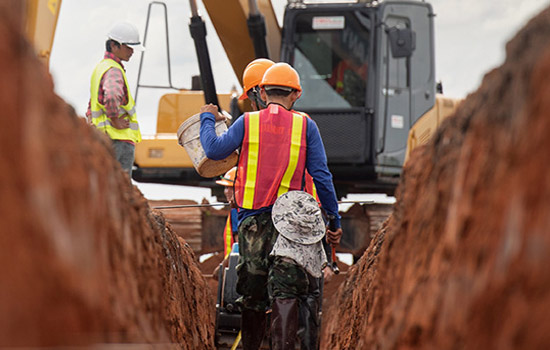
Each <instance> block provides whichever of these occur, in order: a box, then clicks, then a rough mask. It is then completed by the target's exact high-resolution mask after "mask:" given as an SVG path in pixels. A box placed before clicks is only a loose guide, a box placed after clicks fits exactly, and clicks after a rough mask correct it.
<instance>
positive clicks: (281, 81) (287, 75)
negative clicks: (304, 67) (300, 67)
mask: <svg viewBox="0 0 550 350" xmlns="http://www.w3.org/2000/svg"><path fill="white" fill-rule="evenodd" d="M265 86H276V87H279V86H283V87H289V88H292V89H294V90H298V91H302V86H301V85H300V76H299V75H298V72H296V70H295V69H294V68H292V67H291V66H290V64H288V63H284V62H279V63H276V64H274V65H273V66H271V67H270V68H269V69H268V70H266V71H265V74H264V77H263V78H262V82H261V83H260V87H265Z"/></svg>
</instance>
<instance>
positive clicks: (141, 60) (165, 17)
mask: <svg viewBox="0 0 550 350" xmlns="http://www.w3.org/2000/svg"><path fill="white" fill-rule="evenodd" d="M153 5H161V6H162V7H163V10H164V31H165V33H166V62H167V65H168V86H156V85H143V84H140V81H141V71H142V68H143V59H144V57H145V52H143V53H142V54H141V57H140V60H139V69H138V76H137V85H136V93H135V94H134V101H136V102H137V99H138V93H139V89H140V88H155V89H157V88H158V89H174V90H181V89H180V88H177V87H175V86H174V85H172V64H171V62H170V37H169V36H168V9H167V7H166V4H165V3H164V2H160V1H152V2H151V3H149V7H148V8H147V20H146V21H145V32H144V34H143V46H145V47H147V34H148V32H149V19H150V18H151V8H152V7H153Z"/></svg>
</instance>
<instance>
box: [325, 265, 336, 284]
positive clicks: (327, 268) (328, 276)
mask: <svg viewBox="0 0 550 350" xmlns="http://www.w3.org/2000/svg"><path fill="white" fill-rule="evenodd" d="M332 277H334V271H332V268H331V267H330V265H327V266H325V268H324V269H323V280H324V281H325V283H329V282H330V280H331V279H332Z"/></svg>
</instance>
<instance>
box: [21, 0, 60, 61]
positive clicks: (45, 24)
mask: <svg viewBox="0 0 550 350" xmlns="http://www.w3.org/2000/svg"><path fill="white" fill-rule="evenodd" d="M26 7H27V8H26V12H27V13H26V22H25V31H26V34H27V38H28V39H29V40H30V42H31V44H33V46H34V47H35V49H36V53H37V55H38V57H40V59H42V60H43V61H44V63H45V64H46V65H49V62H50V54H51V51H52V45H53V39H54V35H55V28H56V26H57V18H58V17H59V9H60V8H61V0H27V2H26Z"/></svg>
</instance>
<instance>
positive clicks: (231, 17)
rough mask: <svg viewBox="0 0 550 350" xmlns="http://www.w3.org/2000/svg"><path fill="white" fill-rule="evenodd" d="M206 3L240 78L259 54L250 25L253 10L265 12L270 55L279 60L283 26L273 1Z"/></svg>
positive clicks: (251, 0)
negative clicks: (276, 13) (249, 17)
mask: <svg viewBox="0 0 550 350" xmlns="http://www.w3.org/2000/svg"><path fill="white" fill-rule="evenodd" d="M203 3H204V6H205V7H206V10H207V11H208V16H209V17H210V20H211V21H212V24H213V25H214V28H215V29H216V33H217V35H218V37H219V38H220V41H221V43H222V45H223V48H224V50H225V52H226V54H227V58H228V59H229V61H230V62H231V66H232V67H233V71H234V72H235V75H236V76H237V77H238V78H239V79H240V78H241V77H242V74H243V72H244V68H245V67H246V65H247V64H248V63H249V62H250V61H252V60H253V59H254V58H256V56H257V55H256V53H255V52H254V45H253V42H252V41H251V40H250V35H249V30H248V28H247V18H248V16H249V14H250V12H251V10H252V12H253V13H254V12H255V10H259V13H261V14H262V15H263V17H264V20H265V27H266V42H267V49H268V51H269V58H271V59H272V60H275V61H278V60H279V56H280V54H279V53H280V48H281V28H280V27H279V24H278V22H277V17H276V16H275V11H274V10H273V6H272V4H271V1H270V0H257V1H256V0H224V1H219V0H203Z"/></svg>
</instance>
